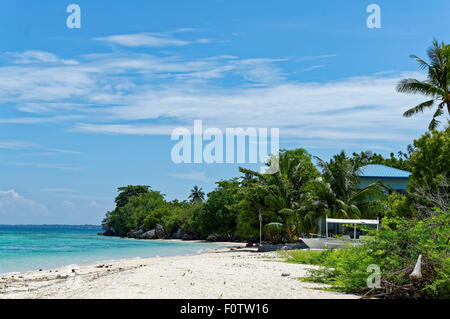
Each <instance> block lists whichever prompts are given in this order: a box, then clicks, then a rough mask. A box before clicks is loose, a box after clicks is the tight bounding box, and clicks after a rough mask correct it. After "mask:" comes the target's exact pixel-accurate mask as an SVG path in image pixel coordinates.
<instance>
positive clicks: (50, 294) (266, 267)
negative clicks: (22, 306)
mask: <svg viewBox="0 0 450 319" xmlns="http://www.w3.org/2000/svg"><path fill="white" fill-rule="evenodd" d="M276 256H277V254H276V253H273V252H272V253H257V252H256V249H254V248H244V247H242V248H240V249H233V250H230V248H226V249H218V250H215V251H209V252H206V253H203V254H199V255H192V256H175V257H156V258H145V259H125V260H120V261H114V262H108V263H94V264H91V265H86V266H80V267H78V266H66V267H61V268H58V269H53V270H41V271H31V272H26V273H20V274H15V275H3V276H0V298H77V299H79V298H152V299H153V298H184V299H191V298H214V299H216V298H246V299H251V298H296V299H308V298H310V299H311V298H313V299H321V298H358V296H356V295H350V294H342V293H336V292H330V291H324V290H317V289H315V288H320V287H321V285H318V284H314V283H305V282H302V281H300V280H298V279H297V278H298V277H302V276H305V274H306V270H307V269H308V268H310V267H312V266H308V265H298V264H289V263H285V262H281V261H280V260H279V259H277V257H276ZM72 269H73V270H72ZM283 273H289V274H290V275H289V276H282V274H283ZM322 287H323V286H322Z"/></svg>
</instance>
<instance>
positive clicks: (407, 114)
mask: <svg viewBox="0 0 450 319" xmlns="http://www.w3.org/2000/svg"><path fill="white" fill-rule="evenodd" d="M433 104H434V100H429V101H426V102H423V103H420V104H419V105H416V106H414V107H412V108H410V109H409V110H408V111H406V112H405V113H403V116H404V117H411V116H413V115H415V114H417V113H421V112H423V111H424V109H425V108H426V107H432V106H433Z"/></svg>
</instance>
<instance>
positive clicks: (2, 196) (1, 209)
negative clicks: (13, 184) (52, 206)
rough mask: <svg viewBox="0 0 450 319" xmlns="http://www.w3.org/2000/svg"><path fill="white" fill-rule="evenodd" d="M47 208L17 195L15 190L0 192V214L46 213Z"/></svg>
mask: <svg viewBox="0 0 450 319" xmlns="http://www.w3.org/2000/svg"><path fill="white" fill-rule="evenodd" d="M47 212H48V211H47V207H45V205H42V204H39V203H37V202H35V201H34V200H31V199H28V198H25V197H23V196H21V195H19V194H18V193H17V192H16V191H15V190H13V189H10V190H7V191H0V214H21V215H23V214H29V213H33V214H39V213H47Z"/></svg>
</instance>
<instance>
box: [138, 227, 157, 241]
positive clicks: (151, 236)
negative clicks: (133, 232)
mask: <svg viewBox="0 0 450 319" xmlns="http://www.w3.org/2000/svg"><path fill="white" fill-rule="evenodd" d="M140 239H156V232H155V230H154V229H151V230H149V231H146V232H145V233H143V234H142V236H141V238H140Z"/></svg>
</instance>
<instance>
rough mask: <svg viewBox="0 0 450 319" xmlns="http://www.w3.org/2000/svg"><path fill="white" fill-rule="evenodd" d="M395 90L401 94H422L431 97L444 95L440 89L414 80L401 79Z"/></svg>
mask: <svg viewBox="0 0 450 319" xmlns="http://www.w3.org/2000/svg"><path fill="white" fill-rule="evenodd" d="M396 89H397V91H398V92H401V93H411V94H423V95H428V96H433V97H435V96H438V95H442V94H443V93H444V92H443V90H442V89H441V88H439V87H436V86H434V85H432V84H430V83H428V82H424V81H419V80H416V79H403V80H401V81H400V83H399V84H398V85H397V88H396Z"/></svg>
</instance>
